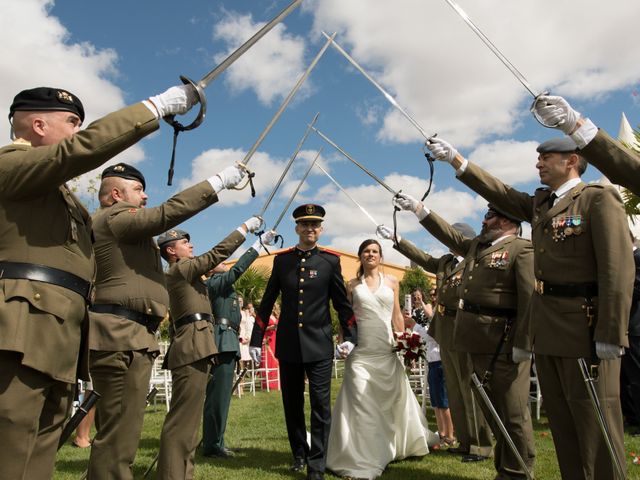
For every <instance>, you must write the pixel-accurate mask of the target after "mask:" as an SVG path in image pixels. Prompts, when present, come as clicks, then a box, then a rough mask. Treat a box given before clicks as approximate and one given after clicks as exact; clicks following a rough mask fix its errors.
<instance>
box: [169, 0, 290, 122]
mask: <svg viewBox="0 0 640 480" xmlns="http://www.w3.org/2000/svg"><path fill="white" fill-rule="evenodd" d="M301 3H302V0H294V1H293V2H291V4H289V6H288V7H286V8H285V9H284V10H282V11H281V12H280V13H279V14H278V15H277V16H276V17H274V18H273V19H272V20H271V21H269V22H268V23H267V24H265V25H264V26H263V27H262V28H261V29H260V30H258V31H257V32H256V33H254V34H253V36H252V37H251V38H249V40H247V41H246V42H244V43H243V44H242V45H240V47H238V48H237V49H236V50H235V51H234V52H232V53H231V55H229V56H228V57H227V58H225V59H224V60H223V61H222V63H220V64H219V65H218V66H217V67H216V68H214V69H213V70H211V71H210V72H209V73H207V74H206V75H205V76H204V77H202V78H201V79H200V80H199V81H198V82H197V83H196V82H194V81H193V80H191V79H190V78H187V77H185V76H184V75H181V76H180V80H181V81H182V83H184V84H185V85H191V86H192V87H193V88H194V89H195V91H196V95H197V96H198V100H199V101H200V111H199V112H198V116H197V117H196V119H195V120H194V121H193V122H191V123H190V124H189V125H187V126H184V125H182V124H180V123H179V122H178V121H176V120H175V115H169V116H167V117H166V118H165V120H166V121H167V123H169V124H170V125H172V126H173V128H174V129H176V130H177V131H185V130H192V129H194V128H196V127H197V126H198V125H200V124H201V123H202V121H203V120H204V117H205V115H206V114H207V99H206V96H205V94H204V89H205V88H207V85H209V84H210V83H211V82H212V81H213V80H214V79H215V78H217V77H218V76H219V75H220V74H221V73H222V72H224V71H225V70H226V69H227V68H229V67H230V66H231V65H232V64H233V62H235V61H236V60H237V59H238V58H240V57H241V56H242V55H244V54H245V53H246V51H247V50H249V49H250V48H251V47H252V46H253V45H254V44H256V43H257V42H258V40H260V39H261V38H262V37H264V36H265V35H266V34H267V33H268V32H269V31H270V30H271V29H272V28H273V27H275V26H276V25H277V24H278V23H280V22H282V20H284V19H285V17H287V16H288V15H289V14H290V13H291V12H293V11H294V10H295V9H296V8H298V6H299V5H300V4H301Z"/></svg>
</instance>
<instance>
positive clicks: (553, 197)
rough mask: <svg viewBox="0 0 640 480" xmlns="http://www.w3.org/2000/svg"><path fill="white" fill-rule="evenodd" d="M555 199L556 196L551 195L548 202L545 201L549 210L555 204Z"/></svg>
mask: <svg viewBox="0 0 640 480" xmlns="http://www.w3.org/2000/svg"><path fill="white" fill-rule="evenodd" d="M556 198H558V196H557V195H556V194H555V193H552V194H551V195H549V200H547V203H548V205H549V210H551V209H552V208H553V204H554V203H555V201H556Z"/></svg>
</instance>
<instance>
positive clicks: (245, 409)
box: [53, 380, 640, 480]
mask: <svg viewBox="0 0 640 480" xmlns="http://www.w3.org/2000/svg"><path fill="white" fill-rule="evenodd" d="M340 382H341V380H337V381H334V382H333V383H334V385H333V395H334V397H335V395H336V394H337V391H338V388H339V385H340ZM430 413H432V411H430ZM164 416H165V410H164V405H163V404H161V403H158V405H157V406H156V407H153V406H150V407H148V411H147V414H146V416H145V423H144V431H143V433H142V438H141V440H140V446H139V448H138V454H137V457H136V461H135V464H134V476H135V478H136V479H140V478H142V475H143V473H144V472H145V470H146V469H147V467H148V465H150V463H151V461H152V459H153V457H154V456H155V454H156V452H157V451H158V448H159V443H160V431H161V428H162V421H163V419H164ZM429 425H431V426H434V425H435V420H434V418H433V416H432V415H430V416H429ZM534 429H535V440H536V448H537V458H536V468H535V473H536V478H538V479H543V480H554V479H559V478H560V474H559V472H558V464H557V461H556V458H555V452H554V448H553V441H552V439H551V433H550V431H549V426H548V424H547V422H546V419H544V418H541V420H540V422H535V421H534ZM226 443H227V445H228V446H229V447H230V448H232V449H233V450H234V451H235V452H236V454H237V455H236V456H235V457H234V458H232V459H229V460H214V459H209V458H205V457H202V456H200V455H197V456H196V471H195V478H196V479H197V480H200V479H214V478H215V479H220V480H253V479H256V480H258V479H259V480H276V479H281V480H282V479H288V480H293V479H299V480H302V479H303V478H304V475H302V474H300V473H292V472H290V471H289V470H288V467H289V464H290V462H291V454H290V452H289V443H288V441H287V434H286V429H285V426H284V417H283V413H282V403H281V397H280V393H279V392H269V393H268V392H257V393H256V396H255V397H254V396H251V395H245V396H243V397H242V398H237V397H234V398H233V400H232V404H231V411H230V416H229V424H228V427H227V434H226ZM625 446H626V451H627V460H628V470H629V476H628V478H629V479H634V478H635V479H640V465H633V464H632V463H631V460H632V457H631V453H635V452H639V453H640V437H630V436H626V438H625ZM88 458H89V449H85V450H80V449H77V448H73V447H72V446H71V445H65V446H64V447H63V448H62V449H61V450H60V452H59V453H58V459H57V462H56V471H55V474H54V477H53V478H54V479H56V480H79V478H80V477H81V476H82V472H83V471H84V470H85V468H86V466H87V461H88ZM154 475H155V472H154V473H152V474H151V475H149V478H154ZM494 476H495V471H494V469H493V464H492V462H491V461H485V462H481V463H472V464H463V463H461V462H460V459H459V457H457V456H454V455H451V454H448V453H447V452H446V451H444V450H440V451H434V452H432V453H431V454H429V455H427V456H425V457H423V458H418V459H409V460H405V461H401V462H396V463H393V464H391V465H389V467H388V468H387V470H386V471H385V473H384V474H383V477H382V478H384V479H388V480H393V479H396V480H414V479H415V480H417V479H434V480H455V479H479V480H482V479H493V478H494ZM327 478H328V479H331V478H336V477H332V476H331V475H327ZM603 480H604V479H603Z"/></svg>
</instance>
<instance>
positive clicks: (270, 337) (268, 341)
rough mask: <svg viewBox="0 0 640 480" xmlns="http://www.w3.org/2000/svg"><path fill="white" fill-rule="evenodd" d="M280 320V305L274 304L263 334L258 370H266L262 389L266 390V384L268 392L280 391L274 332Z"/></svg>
mask: <svg viewBox="0 0 640 480" xmlns="http://www.w3.org/2000/svg"><path fill="white" fill-rule="evenodd" d="M279 319H280V304H279V303H278V302H276V303H275V304H274V305H273V310H272V311H271V316H270V317H269V325H268V326H267V329H266V332H265V334H264V342H263V343H262V358H261V360H262V363H261V364H260V368H264V369H266V372H267V373H266V375H265V377H266V379H265V380H262V389H263V390H266V388H267V383H268V385H269V390H280V381H279V380H278V372H277V371H276V370H272V369H277V368H278V365H279V364H278V358H277V357H276V331H277V330H278V320H279Z"/></svg>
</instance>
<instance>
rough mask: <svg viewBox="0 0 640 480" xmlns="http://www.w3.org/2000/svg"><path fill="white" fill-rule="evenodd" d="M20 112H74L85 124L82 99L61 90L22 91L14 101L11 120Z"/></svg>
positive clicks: (44, 88) (45, 88) (46, 88)
mask: <svg viewBox="0 0 640 480" xmlns="http://www.w3.org/2000/svg"><path fill="white" fill-rule="evenodd" d="M18 110H22V111H29V112H37V111H43V110H50V111H57V112H60V111H62V112H72V113H75V114H76V115H78V117H80V120H81V121H83V122H84V107H83V106H82V102H81V101H80V99H79V98H78V97H76V96H75V95H72V94H71V93H69V92H67V91H66V90H62V89H59V88H51V87H38V88H31V89H29V90H23V91H21V92H20V93H19V94H17V95H16V96H15V97H14V99H13V103H12V104H11V107H10V108H9V118H12V117H13V114H14V113H15V112H17V111H18Z"/></svg>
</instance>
